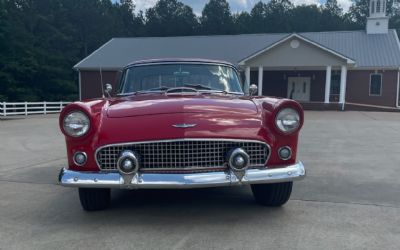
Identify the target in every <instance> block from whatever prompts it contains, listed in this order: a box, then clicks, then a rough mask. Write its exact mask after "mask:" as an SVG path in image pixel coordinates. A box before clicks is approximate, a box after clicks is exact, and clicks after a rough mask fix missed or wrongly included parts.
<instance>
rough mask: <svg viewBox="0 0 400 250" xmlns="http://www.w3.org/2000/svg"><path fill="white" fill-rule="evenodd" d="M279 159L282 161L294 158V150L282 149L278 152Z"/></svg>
mask: <svg viewBox="0 0 400 250" xmlns="http://www.w3.org/2000/svg"><path fill="white" fill-rule="evenodd" d="M278 153H279V157H280V158H281V159H282V160H289V159H290V157H292V150H291V149H290V148H289V147H282V148H280V149H279V150H278Z"/></svg>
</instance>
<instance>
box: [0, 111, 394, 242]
mask: <svg viewBox="0 0 400 250" xmlns="http://www.w3.org/2000/svg"><path fill="white" fill-rule="evenodd" d="M0 141H1V143H0V190H1V191H0V249H98V248H100V249H279V248H281V249H399V247H400V182H399V180H398V178H399V174H398V172H399V169H400V154H399V152H400V114H398V113H371V112H370V113H367V112H306V124H305V127H304V128H303V131H302V134H301V141H300V147H299V159H301V160H302V161H303V162H304V163H305V165H306V167H307V174H308V176H307V177H306V179H304V180H303V181H301V182H296V183H295V185H294V193H293V194H292V199H291V200H290V201H289V202H288V203H287V204H286V205H285V206H284V207H282V208H265V207H260V206H258V205H256V204H255V203H254V201H253V198H252V195H251V191H250V189H249V188H248V187H234V188H213V189H200V190H161V191H157V190H140V191H120V190H117V191H115V192H113V201H112V207H111V208H110V209H109V210H107V211H101V212H94V213H87V212H84V211H83V210H82V209H81V207H80V204H79V201H78V195H77V191H76V190H75V189H70V188H64V187H60V186H58V185H56V179H57V174H58V170H59V168H61V167H62V166H64V165H65V164H66V159H65V146H64V141H63V136H62V134H61V133H60V132H59V130H58V127H57V116H55V115H51V116H33V117H29V118H27V119H16V120H14V119H12V120H0Z"/></svg>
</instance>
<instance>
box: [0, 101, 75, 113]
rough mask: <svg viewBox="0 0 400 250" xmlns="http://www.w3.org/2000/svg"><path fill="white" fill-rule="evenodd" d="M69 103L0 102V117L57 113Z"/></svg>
mask: <svg viewBox="0 0 400 250" xmlns="http://www.w3.org/2000/svg"><path fill="white" fill-rule="evenodd" d="M69 103H70V102H0V116H11V115H32V114H52V113H59V112H60V111H61V110H62V109H63V108H64V107H65V106H66V105H67V104H69Z"/></svg>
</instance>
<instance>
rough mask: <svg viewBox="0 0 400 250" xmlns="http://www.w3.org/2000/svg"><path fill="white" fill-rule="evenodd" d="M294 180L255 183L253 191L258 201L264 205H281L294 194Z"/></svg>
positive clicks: (252, 186) (252, 187)
mask: <svg viewBox="0 0 400 250" xmlns="http://www.w3.org/2000/svg"><path fill="white" fill-rule="evenodd" d="M292 187H293V182H283V183H273V184H253V185H251V191H252V192H253V196H254V199H255V200H256V202H257V203H259V204H261V205H263V206H271V207H280V206H282V205H283V204H285V203H286V202H287V201H288V200H289V198H290V195H291V194H292Z"/></svg>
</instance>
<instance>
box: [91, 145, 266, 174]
mask: <svg viewBox="0 0 400 250" xmlns="http://www.w3.org/2000/svg"><path fill="white" fill-rule="evenodd" d="M236 147H241V148H243V149H244V150H245V151H246V152H247V153H248V155H249V156H250V167H257V166H263V165H264V164H265V162H266V161H267V160H268V156H269V154H270V148H269V146H268V145H267V144H266V143H264V142H260V141H246V140H232V139H179V140H164V141H147V142H133V143H123V144H113V145H107V146H103V147H101V148H99V149H98V150H97V151H96V160H97V164H98V166H99V167H100V169H101V170H105V171H115V170H117V159H118V157H119V155H120V153H121V152H122V151H123V150H133V151H135V152H137V153H138V154H139V155H140V170H151V171H157V170H196V171H197V170H212V169H215V168H219V169H220V168H226V167H227V165H226V159H225V158H226V157H225V156H226V154H227V152H228V151H229V150H231V149H232V148H236Z"/></svg>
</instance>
